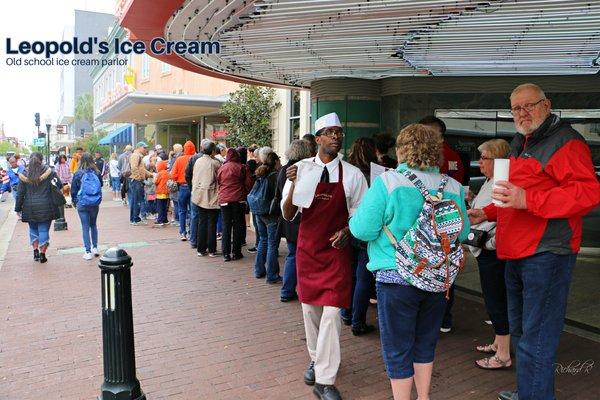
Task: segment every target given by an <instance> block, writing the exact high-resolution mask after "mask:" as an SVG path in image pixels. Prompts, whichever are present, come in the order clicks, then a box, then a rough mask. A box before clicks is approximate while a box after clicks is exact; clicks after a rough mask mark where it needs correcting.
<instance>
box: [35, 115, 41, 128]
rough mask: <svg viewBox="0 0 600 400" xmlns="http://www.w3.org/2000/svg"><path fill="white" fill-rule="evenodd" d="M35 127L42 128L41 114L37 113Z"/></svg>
mask: <svg viewBox="0 0 600 400" xmlns="http://www.w3.org/2000/svg"><path fill="white" fill-rule="evenodd" d="M35 126H37V127H38V128H39V127H40V113H35Z"/></svg>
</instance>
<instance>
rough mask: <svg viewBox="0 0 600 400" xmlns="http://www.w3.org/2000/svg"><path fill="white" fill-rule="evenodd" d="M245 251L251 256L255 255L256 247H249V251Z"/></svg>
mask: <svg viewBox="0 0 600 400" xmlns="http://www.w3.org/2000/svg"><path fill="white" fill-rule="evenodd" d="M246 251H247V252H248V253H252V254H254V253H256V252H257V251H258V250H257V249H256V247H250V248H249V249H246Z"/></svg>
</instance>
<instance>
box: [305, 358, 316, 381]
mask: <svg viewBox="0 0 600 400" xmlns="http://www.w3.org/2000/svg"><path fill="white" fill-rule="evenodd" d="M304 383H306V384H307V385H308V386H312V385H314V384H315V362H314V361H311V362H310V364H308V368H306V371H304Z"/></svg>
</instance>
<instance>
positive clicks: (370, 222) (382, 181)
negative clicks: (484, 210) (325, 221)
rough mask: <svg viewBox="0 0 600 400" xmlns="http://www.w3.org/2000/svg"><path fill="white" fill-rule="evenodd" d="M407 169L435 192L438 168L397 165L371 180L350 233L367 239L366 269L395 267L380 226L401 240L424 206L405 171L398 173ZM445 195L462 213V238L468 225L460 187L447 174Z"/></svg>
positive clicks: (392, 254) (387, 240)
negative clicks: (404, 173)
mask: <svg viewBox="0 0 600 400" xmlns="http://www.w3.org/2000/svg"><path fill="white" fill-rule="evenodd" d="M406 169H408V170H410V171H412V172H414V173H415V175H417V177H418V178H419V179H420V180H421V182H423V184H424V185H425V186H426V187H427V189H429V193H431V194H435V193H436V192H437V188H438V186H439V184H440V179H441V174H440V173H439V168H437V167H435V168H429V169H427V170H416V169H412V168H409V167H408V166H407V165H406V164H400V165H398V168H396V170H395V171H387V172H385V173H383V174H381V175H380V176H378V177H377V178H376V179H375V181H374V182H372V184H371V187H370V188H369V190H368V191H367V193H366V194H365V196H364V197H363V199H362V201H361V203H360V205H359V206H358V210H356V212H355V213H354V215H353V216H352V218H351V219H350V232H352V235H353V236H354V237H356V238H357V239H360V240H363V241H365V242H369V245H368V253H369V263H368V264H367V268H368V269H369V271H377V270H383V269H395V268H396V261H395V249H394V247H393V246H392V244H391V242H390V241H389V239H388V237H387V236H386V235H385V233H384V231H383V226H384V225H387V226H388V228H389V229H390V231H391V232H392V233H393V234H394V237H395V238H396V240H398V241H400V239H402V237H403V236H404V234H405V233H406V231H407V230H408V229H409V228H410V227H411V226H412V225H413V223H414V222H415V221H416V219H417V217H418V215H419V212H421V209H422V208H423V203H424V201H425V200H424V199H423V196H422V195H421V193H420V192H419V190H418V189H417V188H416V187H415V186H414V185H413V184H412V183H411V182H410V181H409V180H408V179H407V178H406V177H405V176H404V175H402V174H401V173H398V172H401V171H403V170H406ZM397 171H398V172H397ZM444 198H445V199H452V200H454V201H456V203H457V204H458V206H459V207H460V211H461V212H462V214H463V216H464V218H463V219H464V226H463V229H462V231H461V233H460V236H459V240H460V241H463V240H465V239H466V238H467V235H468V233H469V229H470V225H469V219H468V218H467V209H466V207H465V192H464V189H463V187H462V186H461V185H460V183H458V182H457V181H455V180H454V179H452V178H450V179H449V180H448V183H447V184H446V187H445V188H444Z"/></svg>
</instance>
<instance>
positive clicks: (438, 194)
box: [437, 174, 450, 200]
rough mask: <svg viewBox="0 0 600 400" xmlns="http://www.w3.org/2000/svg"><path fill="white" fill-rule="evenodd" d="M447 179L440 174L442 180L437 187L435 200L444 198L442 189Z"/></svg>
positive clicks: (446, 176) (447, 177)
mask: <svg viewBox="0 0 600 400" xmlns="http://www.w3.org/2000/svg"><path fill="white" fill-rule="evenodd" d="M448 179H450V177H449V176H448V175H447V174H442V180H440V185H439V186H438V190H437V198H438V199H440V200H442V199H443V198H444V188H445V187H446V184H447V183H448Z"/></svg>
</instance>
